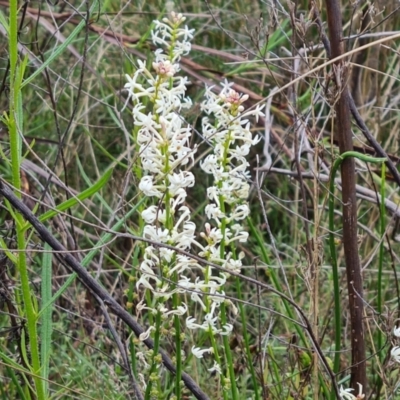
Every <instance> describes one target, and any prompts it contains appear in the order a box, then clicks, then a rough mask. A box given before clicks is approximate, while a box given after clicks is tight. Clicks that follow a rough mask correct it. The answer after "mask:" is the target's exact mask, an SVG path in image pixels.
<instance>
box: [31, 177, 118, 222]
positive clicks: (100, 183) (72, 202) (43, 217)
mask: <svg viewBox="0 0 400 400" xmlns="http://www.w3.org/2000/svg"><path fill="white" fill-rule="evenodd" d="M111 174H112V170H111V169H109V170H108V171H107V172H106V173H105V174H104V175H103V176H102V177H101V178H100V179H99V180H98V181H97V182H96V183H95V184H94V185H93V186H91V187H89V188H88V189H86V190H84V191H83V192H82V193H79V194H78V195H77V196H75V197H72V198H70V199H68V200H66V201H64V202H63V203H61V204H59V205H58V206H57V207H56V208H55V209H54V210H49V211H46V212H45V213H44V214H42V215H41V216H40V217H39V221H40V222H44V221H46V220H48V219H49V218H52V217H54V216H55V215H57V214H59V213H60V212H63V211H65V210H68V209H69V208H71V207H73V206H75V205H76V204H78V203H80V202H81V201H83V200H85V199H87V198H88V197H91V196H93V195H94V194H95V193H97V192H98V191H99V190H100V189H101V188H102V187H103V186H104V185H105V184H106V183H107V182H108V180H109V179H110V177H111ZM30 226H31V224H29V223H27V224H26V225H25V230H26V229H28V228H30Z"/></svg>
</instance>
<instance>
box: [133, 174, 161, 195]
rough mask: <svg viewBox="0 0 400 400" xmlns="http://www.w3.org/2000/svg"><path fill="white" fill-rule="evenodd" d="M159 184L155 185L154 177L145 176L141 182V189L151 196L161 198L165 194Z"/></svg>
mask: <svg viewBox="0 0 400 400" xmlns="http://www.w3.org/2000/svg"><path fill="white" fill-rule="evenodd" d="M159 188H160V187H159V186H156V185H154V183H153V178H152V177H151V176H150V175H146V176H144V177H143V178H142V179H141V180H140V183H139V189H140V190H141V191H142V192H143V193H144V194H145V195H146V196H149V197H153V196H155V197H158V198H161V197H162V196H163V192H161V191H160V190H159Z"/></svg>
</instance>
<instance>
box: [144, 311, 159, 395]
mask: <svg viewBox="0 0 400 400" xmlns="http://www.w3.org/2000/svg"><path fill="white" fill-rule="evenodd" d="M160 331H161V312H160V311H158V312H157V315H156V325H155V334H154V348H153V350H152V352H153V355H152V357H151V367H150V373H149V383H148V384H147V387H146V392H145V394H144V398H145V400H150V399H152V398H153V395H152V387H153V380H158V379H157V377H156V376H155V375H154V374H155V372H156V368H157V366H158V365H160V362H161V360H159V359H158V350H159V347H160V337H161V333H160ZM158 395H159V394H158Z"/></svg>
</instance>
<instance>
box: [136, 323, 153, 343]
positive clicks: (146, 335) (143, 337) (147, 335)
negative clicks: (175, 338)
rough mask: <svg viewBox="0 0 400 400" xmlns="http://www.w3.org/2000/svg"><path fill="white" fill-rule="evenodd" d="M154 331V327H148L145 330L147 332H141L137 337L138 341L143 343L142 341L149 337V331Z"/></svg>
mask: <svg viewBox="0 0 400 400" xmlns="http://www.w3.org/2000/svg"><path fill="white" fill-rule="evenodd" d="M155 330H156V328H155V327H154V326H152V325H151V326H150V327H149V329H147V331H145V332H142V333H141V334H140V335H139V340H140V341H141V342H143V341H144V340H146V339H148V338H149V336H150V333H151V331H155Z"/></svg>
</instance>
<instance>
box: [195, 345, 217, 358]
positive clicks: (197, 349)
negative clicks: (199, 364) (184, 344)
mask: <svg viewBox="0 0 400 400" xmlns="http://www.w3.org/2000/svg"><path fill="white" fill-rule="evenodd" d="M213 352H214V350H213V348H212V347H209V348H208V349H201V348H200V347H195V346H193V347H192V353H193V355H194V356H195V357H197V358H203V354H205V353H213Z"/></svg>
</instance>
